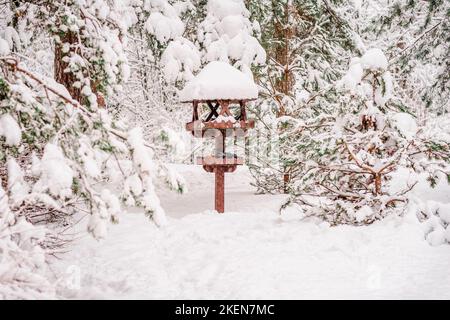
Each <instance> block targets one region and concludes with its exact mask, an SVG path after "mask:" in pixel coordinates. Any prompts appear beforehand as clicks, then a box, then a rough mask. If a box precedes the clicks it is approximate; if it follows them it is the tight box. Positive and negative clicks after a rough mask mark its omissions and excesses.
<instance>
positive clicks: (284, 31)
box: [248, 0, 355, 192]
mask: <svg viewBox="0 0 450 320" xmlns="http://www.w3.org/2000/svg"><path fill="white" fill-rule="evenodd" d="M248 3H249V4H248V5H249V7H250V10H251V12H252V17H253V18H254V19H257V20H258V21H259V24H260V26H261V35H262V40H261V41H262V44H263V46H264V47H265V49H266V51H267V53H268V62H267V67H266V69H265V70H264V71H263V72H261V73H260V77H259V78H258V80H259V83H260V85H261V86H262V87H263V89H264V91H263V98H264V100H262V101H261V103H260V104H258V105H257V106H256V107H255V108H254V113H255V115H256V117H257V118H258V120H259V121H258V123H259V128H258V131H259V136H260V137H261V136H262V137H266V139H265V140H266V143H264V144H265V145H266V146H265V148H263V150H261V149H260V150H256V151H255V152H256V153H258V156H257V160H256V161H255V163H253V164H252V165H251V172H252V174H253V176H254V177H255V184H256V186H257V187H258V188H259V189H260V191H263V192H273V190H279V191H283V192H289V188H290V185H291V184H292V183H293V182H294V181H295V180H296V179H297V178H299V177H300V176H301V174H302V173H301V171H300V170H299V167H298V165H297V164H296V160H297V159H298V158H299V157H301V155H300V154H299V153H298V150H297V149H296V148H295V146H296V141H295V140H293V137H291V136H289V135H288V134H287V133H286V132H287V131H286V130H285V129H286V126H287V122H288V121H289V120H290V119H293V120H308V119H310V118H314V117H316V116H317V114H318V109H316V107H315V106H316V105H321V104H329V103H330V102H332V100H330V99H328V97H327V96H326V92H327V90H328V89H329V88H330V87H331V84H332V83H333V82H334V81H336V79H338V78H339V77H340V75H342V73H343V70H342V67H341V64H342V62H343V61H345V58H346V56H347V55H348V52H351V50H354V49H355V43H354V42H355V41H354V37H353V31H352V30H351V28H350V26H349V25H348V24H347V23H346V21H345V20H344V19H343V17H342V16H341V14H339V13H338V11H337V10H336V9H335V8H334V6H343V5H345V3H344V2H341V1H335V2H327V1H321V2H317V1H269V0H266V1H248ZM260 140H264V138H260ZM258 144H259V145H261V144H260V143H258ZM269 165H270V169H267V166H269Z"/></svg>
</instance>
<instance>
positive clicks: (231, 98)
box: [180, 61, 258, 213]
mask: <svg viewBox="0 0 450 320" xmlns="http://www.w3.org/2000/svg"><path fill="white" fill-rule="evenodd" d="M257 97H258V88H257V86H256V85H255V83H254V82H253V81H252V80H251V79H250V77H248V76H247V75H245V74H244V73H242V72H241V71H239V70H237V69H236V68H234V67H232V66H231V65H229V64H228V63H225V62H218V61H214V62H210V63H209V64H208V65H206V66H205V67H204V68H203V70H202V71H201V72H200V73H199V74H198V75H197V76H196V77H195V78H194V79H193V80H191V81H190V82H189V83H188V84H187V85H186V87H185V88H184V89H183V90H182V91H181V93H180V99H181V102H183V103H190V104H192V107H193V109H192V121H191V122H189V123H187V124H186V130H187V131H190V132H192V134H193V135H194V137H197V138H207V137H213V138H214V139H215V153H214V154H213V155H208V156H205V157H197V159H196V163H197V164H199V165H202V166H203V168H204V169H205V170H206V171H207V172H211V173H214V174H215V209H216V211H217V212H220V213H223V212H224V210H225V198H224V190H225V179H224V178H225V177H224V175H225V173H228V172H234V171H235V170H236V168H237V166H238V165H242V164H244V160H243V159H242V158H239V157H237V156H236V155H235V154H229V153H227V152H226V148H225V138H226V137H227V136H232V135H234V136H237V135H241V136H242V135H245V133H246V132H247V130H248V129H251V128H253V127H254V125H255V122H254V120H252V119H248V118H247V112H246V109H245V108H246V103H247V102H248V101H251V100H255V99H256V98H257ZM205 109H206V110H207V111H206V112H201V110H205ZM232 110H233V111H232Z"/></svg>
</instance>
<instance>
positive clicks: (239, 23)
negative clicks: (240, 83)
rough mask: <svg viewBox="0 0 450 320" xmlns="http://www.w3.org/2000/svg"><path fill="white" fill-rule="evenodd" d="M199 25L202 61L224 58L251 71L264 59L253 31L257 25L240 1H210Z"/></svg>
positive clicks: (241, 0) (255, 30)
mask: <svg viewBox="0 0 450 320" xmlns="http://www.w3.org/2000/svg"><path fill="white" fill-rule="evenodd" d="M206 12H207V14H206V17H205V19H204V20H203V21H202V23H201V24H200V25H199V28H198V36H197V38H198V42H199V43H200V45H201V50H202V53H203V60H204V61H205V62H210V61H217V60H219V61H226V62H231V63H233V64H235V65H236V66H237V67H239V68H241V69H242V71H244V72H247V73H249V74H251V71H250V67H251V66H253V65H262V64H264V63H265V62H266V52H265V50H264V49H263V47H262V46H261V44H260V43H259V41H258V39H257V38H256V37H254V34H255V33H256V32H257V31H259V25H258V24H257V23H252V22H251V21H250V19H249V17H250V12H249V11H248V9H247V8H246V7H245V3H244V1H243V0H209V1H208V4H207V11H206Z"/></svg>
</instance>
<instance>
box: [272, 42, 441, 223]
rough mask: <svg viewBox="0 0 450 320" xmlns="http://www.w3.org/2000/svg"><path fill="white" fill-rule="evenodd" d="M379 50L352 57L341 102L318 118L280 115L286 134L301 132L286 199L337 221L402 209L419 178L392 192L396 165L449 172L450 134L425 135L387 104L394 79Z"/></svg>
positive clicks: (433, 173)
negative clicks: (297, 171)
mask: <svg viewBox="0 0 450 320" xmlns="http://www.w3.org/2000/svg"><path fill="white" fill-rule="evenodd" d="M387 69H388V61H387V58H386V57H385V55H384V54H383V52H382V51H381V50H379V49H376V48H375V49H370V50H368V51H367V52H366V53H365V54H364V55H363V56H362V57H357V58H353V59H352V60H351V62H350V67H349V70H348V72H347V73H346V74H345V75H344V77H343V78H342V79H341V81H339V83H338V84H337V87H336V89H335V91H334V93H335V95H336V103H331V104H330V105H328V106H324V107H323V109H321V111H322V112H320V113H319V114H318V115H317V117H316V118H310V119H305V120H297V119H293V118H281V119H280V121H281V122H283V125H285V126H286V128H287V130H286V134H288V135H290V136H291V138H292V137H294V138H295V139H297V144H296V146H295V148H294V150H293V152H298V153H299V155H300V156H299V157H298V158H297V159H298V160H297V161H298V162H297V164H298V165H299V166H300V168H301V173H302V174H301V176H299V177H298V178H297V179H296V180H295V183H293V185H292V189H291V190H290V192H291V194H292V195H293V196H292V197H291V199H290V200H289V201H288V203H287V204H286V205H285V206H287V205H289V204H290V203H292V202H295V203H297V204H299V205H300V207H301V208H302V210H303V213H304V214H305V215H316V216H320V217H322V218H324V219H325V220H327V221H329V222H330V223H332V224H339V223H348V224H357V225H358V224H367V223H371V222H373V221H375V220H377V219H380V218H383V217H384V216H386V215H387V214H389V213H391V212H394V211H397V212H402V211H401V210H402V208H404V204H405V203H407V201H408V198H407V195H406V194H407V192H408V191H410V190H411V189H412V188H413V187H414V184H411V185H409V186H407V187H406V188H405V189H404V190H401V191H397V192H395V193H391V192H390V188H389V184H390V183H391V179H392V177H391V173H393V172H395V171H396V170H397V169H398V168H402V167H404V168H411V169H412V170H414V171H416V172H427V173H428V174H429V175H430V179H432V180H436V179H440V178H444V179H446V178H447V176H448V175H449V174H450V166H449V162H450V140H448V139H440V138H439V137H433V138H432V139H430V138H431V137H427V136H426V135H424V134H423V133H422V132H420V131H419V130H418V129H417V124H416V123H415V120H414V117H413V116H411V115H410V114H407V113H405V112H402V111H397V110H395V109H394V108H393V107H392V106H391V105H389V100H390V98H391V96H392V95H393V94H395V93H394V92H393V91H392V88H393V79H392V76H391V74H390V72H389V71H388V70H387Z"/></svg>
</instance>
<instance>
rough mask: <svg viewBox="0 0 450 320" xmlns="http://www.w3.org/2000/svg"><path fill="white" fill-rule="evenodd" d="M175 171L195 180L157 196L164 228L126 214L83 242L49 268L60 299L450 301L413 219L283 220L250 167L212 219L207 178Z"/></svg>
mask: <svg viewBox="0 0 450 320" xmlns="http://www.w3.org/2000/svg"><path fill="white" fill-rule="evenodd" d="M177 168H178V169H179V170H180V171H181V172H182V174H183V175H184V176H185V178H186V179H187V181H194V182H193V183H191V184H190V185H189V188H190V192H189V193H187V194H184V195H177V194H174V193H172V194H171V193H166V194H165V195H164V196H163V197H162V205H163V206H165V208H166V210H167V214H168V216H169V224H168V226H166V227H164V228H163V229H158V228H157V227H155V225H154V224H152V223H151V222H150V221H148V219H147V218H146V217H144V216H143V215H142V214H128V215H122V216H121V217H120V223H119V224H118V225H114V226H111V227H110V231H109V234H108V237H107V238H106V239H105V240H103V241H102V242H98V241H96V240H94V239H92V237H89V236H87V235H86V236H84V238H83V239H81V240H80V241H78V242H77V243H76V244H75V246H74V248H73V250H72V251H71V252H70V253H68V254H66V255H65V256H64V259H63V260H61V261H56V262H55V263H54V264H53V268H52V269H53V270H54V271H55V272H56V274H60V275H62V278H61V280H60V286H59V292H60V294H61V295H62V297H63V298H83V299H88V298H96V299H103V298H113V299H118V298H121V299H123V298H126V299H196V298H197V299H302V298H306V299H314V298H329V299H344V298H356V299H369V298H389V299H400V298H405V299H415V298H425V299H449V298H450V275H449V272H448V268H449V266H450V249H449V247H448V246H447V245H443V246H438V247H432V246H430V245H429V244H428V243H427V242H426V240H425V239H424V234H423V230H422V229H423V227H422V226H421V225H420V224H419V223H418V221H417V219H416V218H415V217H414V216H411V215H408V216H406V217H404V218H398V217H389V218H387V219H385V220H383V221H381V222H377V223H375V224H373V225H371V226H366V227H351V226H339V227H334V228H330V227H328V226H327V225H326V224H324V223H321V222H319V221H315V220H309V221H305V220H303V221H302V220H300V219H299V218H298V215H296V214H293V215H283V216H281V217H280V216H279V215H278V214H277V209H276V208H277V207H278V206H279V204H280V203H281V201H282V200H283V196H268V195H254V194H253V192H254V190H253V189H252V187H250V186H249V184H248V182H249V180H250V177H249V174H248V172H247V170H246V168H239V170H238V171H237V172H236V173H234V174H229V175H227V177H226V210H227V212H226V213H225V214H223V215H218V214H216V213H214V212H211V211H208V209H209V208H211V207H212V206H213V188H212V186H213V175H211V174H208V173H206V172H204V171H203V170H202V168H201V167H200V166H177ZM193 178H196V179H195V180H193ZM421 192H423V190H421ZM440 196H443V194H441V195H440ZM430 198H431V197H430ZM238 201H239V203H238ZM196 212H200V213H196ZM79 227H80V228H83V226H81V225H80V226H79ZM78 280H81V281H80V282H79V281H78Z"/></svg>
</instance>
